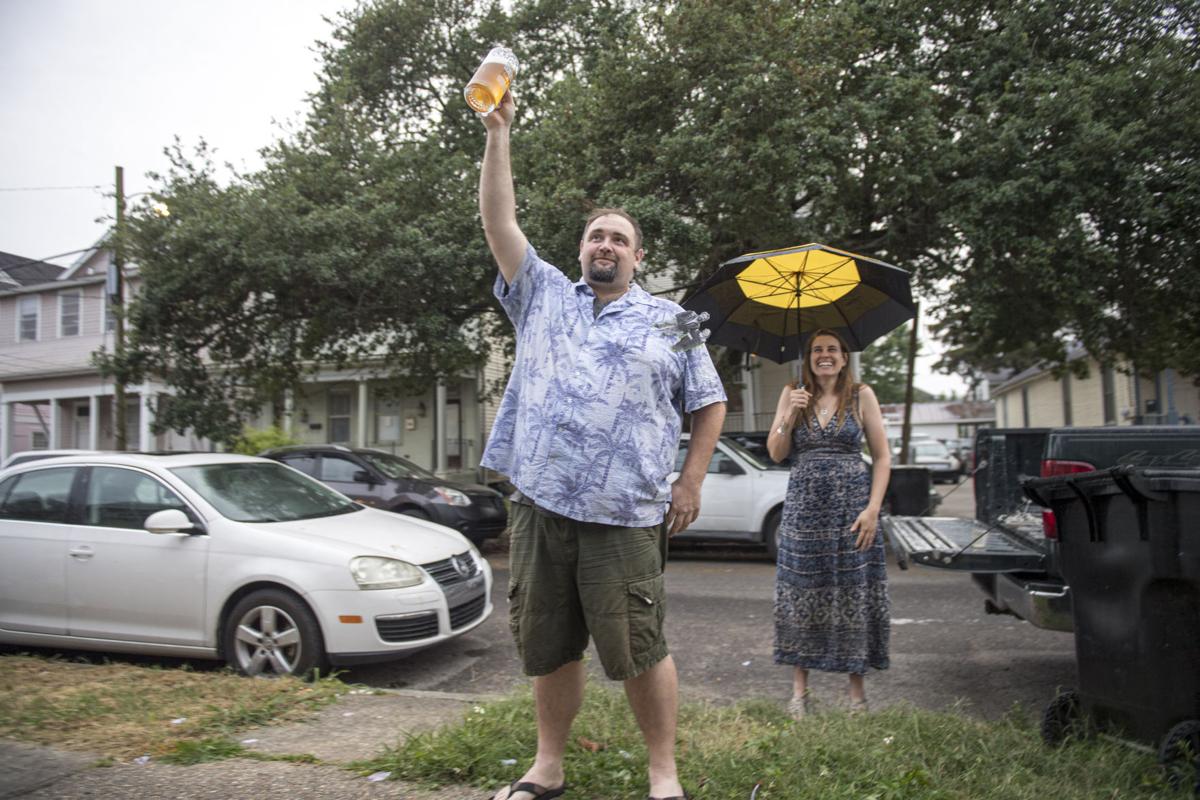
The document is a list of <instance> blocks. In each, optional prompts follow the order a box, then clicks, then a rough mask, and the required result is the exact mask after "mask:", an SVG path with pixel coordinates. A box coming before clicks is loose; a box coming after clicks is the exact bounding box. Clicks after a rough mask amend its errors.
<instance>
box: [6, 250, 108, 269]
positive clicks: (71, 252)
mask: <svg viewBox="0 0 1200 800" xmlns="http://www.w3.org/2000/svg"><path fill="white" fill-rule="evenodd" d="M96 249H97V248H96V247H94V246H93V247H85V248H83V249H82V250H69V251H67V252H66V253H56V254H55V255H52V256H45V257H44V258H27V259H25V260H24V261H16V262H13V263H12V264H0V270H5V269H12V268H13V267H23V266H25V265H26V264H42V263H46V262H48V261H49V260H50V259H52V258H64V257H66V256H77V255H79V254H80V253H90V252H91V251H92V250H96ZM51 266H58V265H57V264H52V265H51Z"/></svg>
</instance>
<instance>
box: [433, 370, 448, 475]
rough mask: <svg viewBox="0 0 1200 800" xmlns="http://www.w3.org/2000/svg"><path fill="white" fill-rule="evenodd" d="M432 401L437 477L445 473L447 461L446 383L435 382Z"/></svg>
mask: <svg viewBox="0 0 1200 800" xmlns="http://www.w3.org/2000/svg"><path fill="white" fill-rule="evenodd" d="M435 398H436V399H435V401H434V414H436V419H437V427H436V429H435V431H436V432H435V433H434V436H435V437H436V441H435V442H434V449H436V450H437V463H436V464H435V465H434V470H433V471H434V472H436V473H438V474H439V475H441V474H443V473H444V472H445V471H446V465H447V464H448V463H449V461H448V460H447V458H446V382H445V381H441V380H439V381H438V382H437V391H436V394H435Z"/></svg>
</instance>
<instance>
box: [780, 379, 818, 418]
mask: <svg viewBox="0 0 1200 800" xmlns="http://www.w3.org/2000/svg"><path fill="white" fill-rule="evenodd" d="M810 400H812V395H811V394H809V392H808V390H807V389H805V388H804V387H803V386H800V387H797V388H795V389H792V390H791V391H790V392H788V395H787V416H786V417H785V419H788V420H794V419H796V417H797V415H799V414H800V413H801V412H802V411H804V409H806V408H808V403H809V401H810Z"/></svg>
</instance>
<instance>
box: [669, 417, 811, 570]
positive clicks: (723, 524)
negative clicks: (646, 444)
mask: <svg viewBox="0 0 1200 800" xmlns="http://www.w3.org/2000/svg"><path fill="white" fill-rule="evenodd" d="M690 443H691V437H690V436H689V435H688V434H686V433H685V434H684V435H683V437H682V439H681V441H680V443H679V455H678V456H677V457H676V460H675V471H674V472H673V473H671V475H670V477H669V478H668V480H671V481H673V480H675V478H677V477H679V471H680V470H681V469H682V468H683V462H684V460H685V459H686V458H687V453H688V446H689V444H690ZM787 485H788V472H787V471H786V470H779V469H773V468H772V467H771V466H770V464H769V462H767V461H763V460H762V459H760V458H759V457H758V456H756V455H754V453H752V452H751V451H750V450H747V449H746V448H745V447H743V446H741V445H740V444H738V443H737V442H736V441H734V440H733V439H731V438H730V437H728V436H722V437H721V438H720V439H719V440H718V441H717V446H716V449H715V450H713V454H712V457H711V458H710V459H709V461H708V474H707V475H706V476H705V478H704V485H703V486H702V487H701V490H700V515H699V516H698V517H697V518H696V521H695V522H693V523H692V524H691V525H690V526H689V527H688V529H687V530H685V531H683V532H681V533H678V534H676V535H675V536H673V537H671V541H672V542H675V541H679V542H686V541H694V542H730V543H738V542H740V543H745V544H761V545H765V546H766V548H767V554H768V555H770V556H771V558H774V557H775V552H776V549H777V548H778V544H779V519H780V515H781V513H782V511H783V498H784V495H786V494H787Z"/></svg>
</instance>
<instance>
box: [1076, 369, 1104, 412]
mask: <svg viewBox="0 0 1200 800" xmlns="http://www.w3.org/2000/svg"><path fill="white" fill-rule="evenodd" d="M1071 414H1072V420H1071V422H1072V424H1074V425H1103V424H1104V383H1103V381H1102V379H1101V377H1100V367H1099V365H1098V364H1096V362H1094V361H1089V362H1088V374H1087V377H1085V378H1075V379H1073V381H1072V383H1071Z"/></svg>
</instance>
